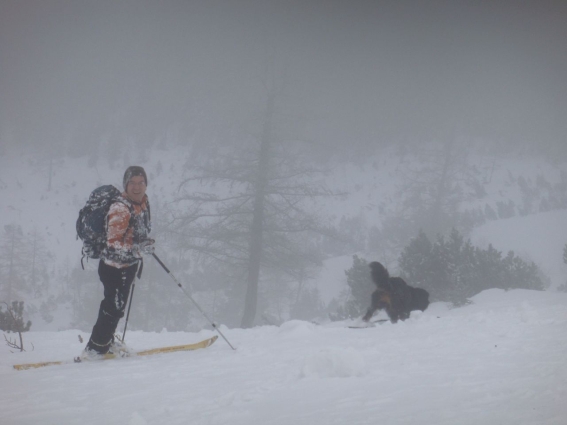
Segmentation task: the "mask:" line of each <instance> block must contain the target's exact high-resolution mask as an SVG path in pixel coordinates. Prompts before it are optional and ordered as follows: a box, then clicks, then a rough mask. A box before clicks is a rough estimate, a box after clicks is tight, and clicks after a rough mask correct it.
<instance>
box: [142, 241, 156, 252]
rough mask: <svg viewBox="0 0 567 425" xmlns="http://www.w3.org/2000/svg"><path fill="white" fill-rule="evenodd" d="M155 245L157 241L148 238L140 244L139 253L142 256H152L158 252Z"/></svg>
mask: <svg viewBox="0 0 567 425" xmlns="http://www.w3.org/2000/svg"><path fill="white" fill-rule="evenodd" d="M155 243H156V241H155V240H154V239H149V238H148V239H146V240H144V241H142V242H140V243H139V244H138V251H140V253H142V254H149V255H152V254H153V253H154V252H155V250H156V248H155V246H154V244H155Z"/></svg>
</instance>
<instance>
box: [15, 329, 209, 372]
mask: <svg viewBox="0 0 567 425" xmlns="http://www.w3.org/2000/svg"><path fill="white" fill-rule="evenodd" d="M217 338H218V335H215V336H213V337H211V338H207V339H204V340H203V341H199V342H196V343H194V344H185V345H174V346H171V347H159V348H152V349H150V350H143V351H135V352H133V353H130V355H128V357H135V356H151V355H153V354H160V353H174V352H176V351H191V350H198V349H200V348H207V347H209V346H210V345H212V344H213V342H215V341H216V340H217ZM117 357H119V356H117V355H116V354H105V355H104V357H102V358H100V359H97V360H93V361H99V360H110V359H115V358H117ZM70 363H83V362H81V361H79V362H77V361H57V362H41V363H25V364H15V365H14V369H16V370H27V369H37V368H39V367H45V366H55V365H62V364H70Z"/></svg>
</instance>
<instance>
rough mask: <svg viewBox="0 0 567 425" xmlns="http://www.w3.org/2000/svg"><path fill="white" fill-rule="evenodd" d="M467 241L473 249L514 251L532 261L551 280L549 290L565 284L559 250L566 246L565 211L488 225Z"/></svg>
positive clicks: (566, 276) (566, 271)
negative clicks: (490, 246)
mask: <svg viewBox="0 0 567 425" xmlns="http://www.w3.org/2000/svg"><path fill="white" fill-rule="evenodd" d="M471 241H472V243H473V244H474V245H476V246H481V247H484V248H485V247H487V246H488V244H489V243H492V245H493V246H494V247H495V248H496V249H498V250H499V251H503V253H504V255H506V253H507V252H508V251H514V253H515V254H517V255H520V256H521V257H523V258H524V259H528V260H531V261H534V262H535V263H536V264H537V265H538V266H539V267H540V269H541V270H542V272H543V273H544V274H545V275H546V276H548V277H549V278H550V280H551V287H550V289H551V290H554V289H555V288H557V286H559V285H562V284H564V283H566V282H567V265H566V264H564V263H563V247H564V246H565V244H567V211H550V212H545V213H539V214H535V215H529V216H525V217H512V218H509V219H507V220H498V221H492V222H488V223H486V224H484V225H483V226H481V227H479V228H477V229H474V230H473V232H472V235H471Z"/></svg>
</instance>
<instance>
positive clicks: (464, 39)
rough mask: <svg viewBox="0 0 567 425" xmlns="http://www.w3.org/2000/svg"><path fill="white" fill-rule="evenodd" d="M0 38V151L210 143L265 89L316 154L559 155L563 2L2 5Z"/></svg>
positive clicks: (564, 69)
mask: <svg viewBox="0 0 567 425" xmlns="http://www.w3.org/2000/svg"><path fill="white" fill-rule="evenodd" d="M0 39H1V43H0V49H1V50H0V66H1V72H0V97H1V99H2V100H1V111H0V123H1V128H2V133H1V138H2V145H14V144H18V145H22V144H23V145H29V146H32V147H35V148H37V147H39V146H42V147H43V148H45V147H57V146H59V147H60V146H64V147H65V148H69V146H73V145H81V146H85V145H88V144H89V143H90V142H94V143H96V142H97V141H98V140H99V139H100V138H101V137H103V136H107V137H110V138H111V139H112V140H113V141H114V143H116V144H120V143H122V142H123V141H124V140H126V139H129V140H135V141H136V142H140V143H146V144H148V143H152V142H154V141H155V140H156V139H159V138H162V137H164V134H166V133H167V132H168V131H169V132H170V134H171V131H172V129H176V133H175V134H176V135H177V136H176V137H178V138H179V139H180V141H182V142H183V141H187V140H189V139H192V138H193V139H199V140H200V141H205V140H207V141H209V140H211V139H213V138H215V137H218V136H219V134H227V133H230V132H231V131H233V129H234V128H236V127H238V126H242V125H243V123H246V122H249V120H250V119H253V118H254V117H255V116H257V114H258V110H260V111H261V110H262V108H263V102H264V101H263V98H264V97H265V92H266V90H265V87H264V82H265V81H266V79H269V78H272V79H275V80H278V81H282V82H285V86H286V90H285V101H282V102H281V103H282V104H284V105H285V108H287V109H286V112H287V113H291V112H292V113H293V114H294V120H295V122H294V123H292V124H289V125H290V127H293V130H294V131H296V132H297V134H296V136H295V137H298V138H304V139H306V140H310V141H315V142H318V143H323V144H325V146H331V147H340V146H341V145H344V144H345V143H348V144H350V145H351V146H353V145H356V146H359V147H361V148H362V149H363V150H364V149H366V148H368V147H371V146H375V145H383V144H390V143H400V142H404V141H418V142H420V141H431V140H449V139H452V138H455V137H462V136H465V137H473V138H482V139H486V140H491V141H494V142H499V143H500V142H510V143H512V144H515V145H517V144H519V143H528V144H531V145H533V146H538V147H540V148H542V149H547V148H561V147H562V146H563V145H565V134H566V130H567V124H566V122H567V120H565V116H566V115H567V114H566V113H567V83H566V79H565V75H567V4H565V2H562V1H537V2H536V1H533V2H521V3H518V2H505V1H497V2H488V3H486V2H484V3H479V2H472V1H430V2H419V3H418V2H406V1H402V2H387V1H349V2H346V1H332V0H331V1H207V2H200V1H164V2H151V1H137V0H136V1H121V2H114V1H97V2H75V1H63V0H61V1H59V0H50V1H30V0H25V1H7V0H2V1H1V2H0ZM282 108H283V107H282ZM300 118H301V119H302V120H304V122H303V123H302V128H301V131H300V132H299V130H297V126H298V121H299V119H300ZM231 129H232V130H231ZM170 137H171V136H170ZM48 149H49V148H48ZM81 151H82V149H78V152H77V153H81Z"/></svg>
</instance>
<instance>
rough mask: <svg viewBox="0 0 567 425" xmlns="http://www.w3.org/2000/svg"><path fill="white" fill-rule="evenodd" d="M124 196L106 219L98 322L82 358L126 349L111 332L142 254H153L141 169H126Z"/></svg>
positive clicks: (113, 329) (119, 314)
mask: <svg viewBox="0 0 567 425" xmlns="http://www.w3.org/2000/svg"><path fill="white" fill-rule="evenodd" d="M123 185H124V192H123V193H122V196H121V197H120V199H119V200H118V201H116V202H114V203H113V204H112V205H111V206H110V209H109V211H108V215H107V232H106V246H105V248H104V249H103V251H102V254H101V259H100V262H99V266H98V275H99V278H100V280H101V282H102V284H103V286H104V299H103V300H102V302H101V303H100V308H99V312H98V319H97V321H96V323H95V325H94V327H93V331H92V334H91V337H90V339H89V342H88V343H87V346H86V347H85V349H84V351H83V355H82V356H81V357H82V358H85V359H88V358H96V357H98V356H99V355H103V354H106V353H114V354H120V352H127V351H128V350H127V348H126V347H125V346H124V344H122V343H121V342H120V341H118V340H115V339H114V332H115V331H116V327H117V326H118V321H119V320H120V318H122V317H124V310H125V307H126V302H127V300H128V295H129V293H130V287H131V285H132V282H133V281H134V279H135V277H136V274H138V277H140V274H141V269H142V266H143V263H142V254H143V253H146V254H152V253H153V252H154V240H153V239H150V238H148V234H149V232H150V230H151V222H150V210H149V201H148V196H147V195H146V187H147V185H148V178H147V176H146V172H145V170H144V169H143V168H142V167H139V166H131V167H128V169H127V170H126V172H125V173H124V179H123Z"/></svg>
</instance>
